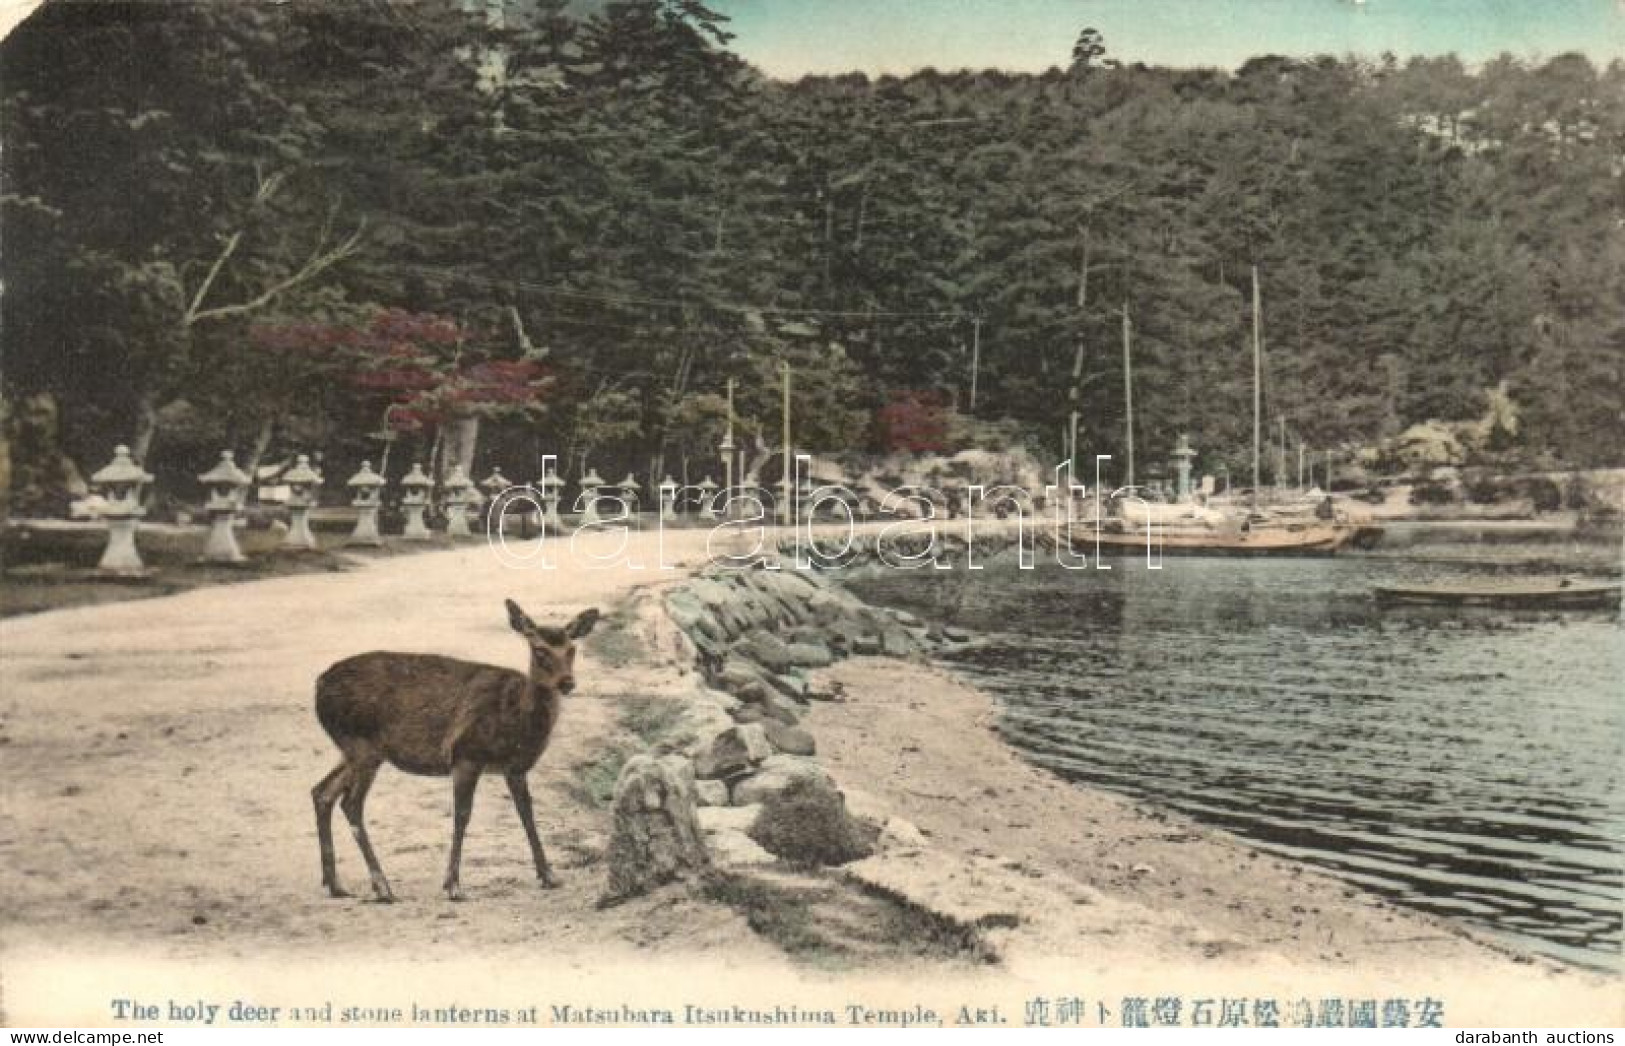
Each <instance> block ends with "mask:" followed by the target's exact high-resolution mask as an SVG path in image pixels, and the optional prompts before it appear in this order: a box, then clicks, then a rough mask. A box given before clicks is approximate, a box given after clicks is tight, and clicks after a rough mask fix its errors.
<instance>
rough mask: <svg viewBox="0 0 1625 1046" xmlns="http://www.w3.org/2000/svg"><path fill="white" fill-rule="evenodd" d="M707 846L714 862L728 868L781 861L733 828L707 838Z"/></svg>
mask: <svg viewBox="0 0 1625 1046" xmlns="http://www.w3.org/2000/svg"><path fill="white" fill-rule="evenodd" d="M705 845H706V847H707V849H709V850H710V853H711V860H712V862H713V863H715V864H719V865H723V866H724V867H728V868H748V867H752V866H758V865H767V864H777V863H778V860H779V859H778V858H777V857H774V856H773V855H772V854H770V853H768V852H767V851H766V850H764V849H762V845H761V844H760V843H758V842H757V841H756V840H754V839H752V838H751V837H750V836H748V835H746V834H745V833H744V832H741V831H739V830H737V829H733V828H728V829H724V830H722V831H719V832H715V833H713V834H711V835H708V836H706V839H705Z"/></svg>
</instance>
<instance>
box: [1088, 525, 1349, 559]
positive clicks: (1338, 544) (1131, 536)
mask: <svg viewBox="0 0 1625 1046" xmlns="http://www.w3.org/2000/svg"><path fill="white" fill-rule="evenodd" d="M1358 530H1359V528H1358V527H1354V526H1351V525H1349V524H1346V523H1319V522H1316V523H1272V524H1264V525H1256V526H1246V525H1242V526H1189V525H1183V526H1181V525H1169V526H1162V525H1158V524H1156V523H1148V524H1145V525H1143V526H1139V527H1128V526H1125V525H1123V524H1122V523H1121V522H1120V521H1115V520H1109V521H1106V522H1105V523H1103V524H1102V525H1101V526H1100V527H1099V528H1098V529H1097V528H1096V527H1095V526H1094V525H1093V524H1079V525H1077V526H1074V527H1073V528H1072V529H1071V531H1070V532H1069V535H1068V536H1069V539H1070V541H1071V543H1072V548H1073V550H1074V551H1076V552H1081V553H1084V554H1085V555H1087V554H1088V553H1089V552H1090V551H1091V550H1098V551H1099V552H1100V553H1102V554H1106V553H1119V554H1121V553H1134V552H1144V551H1147V549H1148V548H1149V550H1150V552H1151V553H1160V554H1163V555H1185V556H1329V555H1333V554H1334V553H1336V552H1337V551H1338V550H1339V549H1342V548H1344V547H1346V546H1347V545H1348V544H1349V543H1350V542H1352V541H1353V540H1354V538H1355V535H1356V533H1357V532H1358Z"/></svg>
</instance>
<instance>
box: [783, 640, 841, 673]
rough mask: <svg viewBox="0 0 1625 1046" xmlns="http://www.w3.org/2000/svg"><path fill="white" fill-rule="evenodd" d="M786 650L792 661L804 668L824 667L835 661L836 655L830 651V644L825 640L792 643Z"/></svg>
mask: <svg viewBox="0 0 1625 1046" xmlns="http://www.w3.org/2000/svg"><path fill="white" fill-rule="evenodd" d="M786 651H787V653H788V655H789V658H790V663H791V664H793V665H799V666H801V667H802V668H823V667H825V666H826V665H830V664H833V663H834V661H835V655H834V654H832V653H830V649H829V644H828V643H825V642H824V641H823V640H818V641H817V642H805V643H791V644H789V645H788V646H787V647H786Z"/></svg>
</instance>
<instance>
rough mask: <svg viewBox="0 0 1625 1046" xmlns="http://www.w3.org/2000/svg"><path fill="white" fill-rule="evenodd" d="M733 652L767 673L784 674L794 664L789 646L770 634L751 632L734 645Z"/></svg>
mask: <svg viewBox="0 0 1625 1046" xmlns="http://www.w3.org/2000/svg"><path fill="white" fill-rule="evenodd" d="M734 650H735V651H737V652H738V653H739V654H741V655H743V656H745V657H748V658H750V659H751V660H752V661H754V662H756V663H757V664H758V665H761V666H762V667H763V668H765V669H767V670H768V671H769V672H784V671H787V670H788V669H789V668H790V667H791V666H793V665H794V664H795V663H796V661H795V658H794V657H793V656H792V655H791V653H790V645H789V644H788V643H786V642H785V641H784V640H782V639H780V638H779V637H778V636H776V635H774V634H773V633H771V632H761V631H758V632H752V633H751V634H750V635H748V636H746V637H745V638H744V639H742V640H740V641H739V642H738V643H736V644H734Z"/></svg>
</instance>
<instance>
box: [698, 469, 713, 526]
mask: <svg viewBox="0 0 1625 1046" xmlns="http://www.w3.org/2000/svg"><path fill="white" fill-rule="evenodd" d="M716 501H717V484H716V481H715V480H713V479H712V478H711V477H710V476H707V477H705V478H704V479H702V480H700V518H701V519H716V518H717V504H716Z"/></svg>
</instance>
